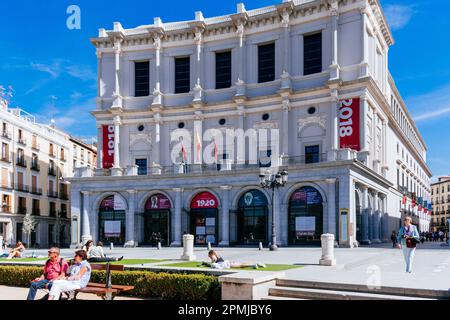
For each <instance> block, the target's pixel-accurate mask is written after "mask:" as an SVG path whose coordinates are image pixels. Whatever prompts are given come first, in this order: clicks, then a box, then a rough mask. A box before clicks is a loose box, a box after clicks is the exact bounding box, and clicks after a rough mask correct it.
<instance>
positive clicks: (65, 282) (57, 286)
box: [48, 250, 91, 300]
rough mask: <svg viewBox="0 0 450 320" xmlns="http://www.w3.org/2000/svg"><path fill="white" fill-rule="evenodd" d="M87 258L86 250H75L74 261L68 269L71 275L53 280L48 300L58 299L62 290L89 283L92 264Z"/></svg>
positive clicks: (73, 288) (74, 288) (77, 287)
mask: <svg viewBox="0 0 450 320" xmlns="http://www.w3.org/2000/svg"><path fill="white" fill-rule="evenodd" d="M86 260H87V254H86V251H84V250H77V251H75V257H74V258H73V261H74V263H73V265H72V266H70V268H69V270H68V273H69V276H68V277H61V279H58V280H55V281H53V285H52V288H51V289H50V293H49V296H48V300H58V299H59V297H60V296H61V293H62V292H69V291H74V290H77V289H82V288H85V287H86V286H87V285H88V283H89V279H90V278H91V265H90V264H89V263H88V262H87V261H86Z"/></svg>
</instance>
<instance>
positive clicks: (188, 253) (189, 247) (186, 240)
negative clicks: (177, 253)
mask: <svg viewBox="0 0 450 320" xmlns="http://www.w3.org/2000/svg"><path fill="white" fill-rule="evenodd" d="M195 259H196V257H195V254H194V236H193V235H192V234H185V235H184V236H183V255H182V256H181V260H187V261H192V260H195Z"/></svg>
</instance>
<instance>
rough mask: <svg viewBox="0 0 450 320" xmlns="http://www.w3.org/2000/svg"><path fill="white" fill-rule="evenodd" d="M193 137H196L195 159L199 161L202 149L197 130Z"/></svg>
mask: <svg viewBox="0 0 450 320" xmlns="http://www.w3.org/2000/svg"><path fill="white" fill-rule="evenodd" d="M195 138H196V148H197V156H196V159H197V161H200V154H201V151H202V140H201V139H200V135H199V134H198V131H197V134H196V136H195Z"/></svg>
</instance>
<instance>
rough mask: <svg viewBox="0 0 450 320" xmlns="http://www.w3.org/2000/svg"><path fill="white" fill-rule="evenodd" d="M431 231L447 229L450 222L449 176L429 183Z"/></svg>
mask: <svg viewBox="0 0 450 320" xmlns="http://www.w3.org/2000/svg"><path fill="white" fill-rule="evenodd" d="M431 204H432V205H433V214H432V216H431V231H433V232H434V231H439V230H442V231H444V232H446V231H449V224H450V176H446V177H440V178H438V181H437V182H435V183H432V184H431Z"/></svg>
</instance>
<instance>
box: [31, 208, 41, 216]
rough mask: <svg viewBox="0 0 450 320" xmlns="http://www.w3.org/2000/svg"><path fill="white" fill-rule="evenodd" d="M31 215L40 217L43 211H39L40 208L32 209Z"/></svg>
mask: <svg viewBox="0 0 450 320" xmlns="http://www.w3.org/2000/svg"><path fill="white" fill-rule="evenodd" d="M31 214H32V215H33V216H40V215H41V209H38V208H32V209H31Z"/></svg>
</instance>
